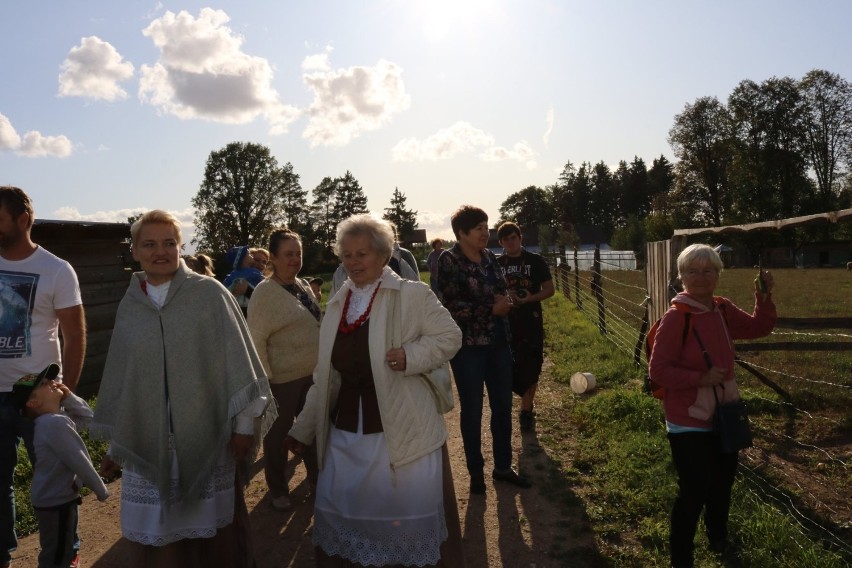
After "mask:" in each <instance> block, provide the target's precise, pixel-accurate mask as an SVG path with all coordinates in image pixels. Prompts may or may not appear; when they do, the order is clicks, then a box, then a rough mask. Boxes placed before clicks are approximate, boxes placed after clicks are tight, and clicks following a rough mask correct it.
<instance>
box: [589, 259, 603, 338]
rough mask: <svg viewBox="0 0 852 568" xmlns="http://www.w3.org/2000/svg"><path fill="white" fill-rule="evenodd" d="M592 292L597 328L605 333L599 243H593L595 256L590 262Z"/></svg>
mask: <svg viewBox="0 0 852 568" xmlns="http://www.w3.org/2000/svg"><path fill="white" fill-rule="evenodd" d="M592 294H593V295H594V297H595V299H596V300H597V304H598V329H599V330H600V332H601V335H606V308H605V307H604V296H603V286H602V283H601V245H600V243H597V244H595V256H594V261H593V263H592Z"/></svg>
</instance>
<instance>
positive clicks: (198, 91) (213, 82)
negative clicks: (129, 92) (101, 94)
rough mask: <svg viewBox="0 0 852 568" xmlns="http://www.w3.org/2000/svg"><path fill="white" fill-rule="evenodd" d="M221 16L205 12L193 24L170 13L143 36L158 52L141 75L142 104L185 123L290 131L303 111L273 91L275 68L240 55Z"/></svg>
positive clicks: (239, 40) (189, 18) (239, 46)
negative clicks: (261, 123) (260, 124)
mask: <svg viewBox="0 0 852 568" xmlns="http://www.w3.org/2000/svg"><path fill="white" fill-rule="evenodd" d="M228 21H230V18H229V17H228V15H227V14H226V13H225V12H224V11H222V10H214V9H212V8H203V9H202V10H201V12H200V13H199V15H198V18H194V17H193V16H192V15H190V14H189V13H188V12H186V11H181V12H180V13H178V14H175V13H173V12H170V11H167V12H166V13H165V14H163V16H161V17H160V18H157V19H156V20H154V21H152V22H151V24H150V25H149V26H148V27H147V28H145V29H144V30H143V32H142V33H143V34H144V35H146V36H148V37H149V38H151V40H152V41H153V42H154V45H155V46H157V47H158V48H159V49H160V59H159V60H158V61H157V62H156V63H155V64H154V65H143V66H142V68H141V71H140V75H141V79H140V84H139V98H140V99H141V100H142V101H143V102H147V103H149V104H151V105H153V106H156V107H158V108H159V109H160V110H161V111H162V112H165V113H168V114H173V115H174V116H177V117H179V118H181V119H192V118H202V119H206V120H212V121H215V122H222V123H226V124H244V123H247V122H250V121H252V120H254V119H256V118H258V117H263V118H265V119H266V120H267V122H269V124H270V133H271V134H281V133H284V132H286V131H287V127H288V125H289V124H290V123H291V122H292V121H293V120H295V119H296V118H297V117H298V116H299V114H300V111H299V110H298V109H296V108H295V107H293V106H290V105H285V104H283V103H282V102H281V100H280V97H279V95H278V93H277V92H276V91H275V89H273V88H272V76H273V73H272V66H271V65H270V64H269V62H268V61H267V60H266V59H264V58H262V57H256V56H251V55H248V54H246V53H244V52H243V51H242V43H243V39H242V37H240V36H238V35H237V34H235V33H234V32H233V31H232V30H231V28H229V27H228V26H227V25H226V24H227V23H228Z"/></svg>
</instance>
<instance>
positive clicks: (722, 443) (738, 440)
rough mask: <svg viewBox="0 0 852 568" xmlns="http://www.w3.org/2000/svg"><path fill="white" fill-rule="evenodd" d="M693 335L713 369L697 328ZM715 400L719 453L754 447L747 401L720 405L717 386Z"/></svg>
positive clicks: (707, 362)
mask: <svg viewBox="0 0 852 568" xmlns="http://www.w3.org/2000/svg"><path fill="white" fill-rule="evenodd" d="M692 333H693V335H695V339H696V340H698V346H699V347H701V352H702V354H703V355H704V362H705V363H706V365H707V368H708V369H710V368H712V367H713V361H712V360H711V359H710V354H709V353H707V350H706V349H705V348H704V343H703V342H702V341H701V338H700V337H699V336H698V332H697V331H696V330H695V328H692ZM721 386H722V388H723V389H724V388H725V387H724V385H721ZM713 398H715V399H716V412H715V413H714V414H713V433H714V434H715V435H716V439H717V440H718V442H719V451H721V452H722V453H723V454H735V453H737V452H738V451H740V450H743V449H745V448H750V447H752V446H753V445H754V440H753V437H752V435H751V424H750V423H749V421H748V407H747V406H746V403H745V401H743V400H736V401H734V402H726V403H724V404H722V403H720V402H719V395H717V394H716V387H715V385H714V386H713Z"/></svg>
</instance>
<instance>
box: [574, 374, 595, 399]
mask: <svg viewBox="0 0 852 568" xmlns="http://www.w3.org/2000/svg"><path fill="white" fill-rule="evenodd" d="M595 384H596V381H595V376H594V375H593V374H591V373H574V374H573V375H571V390H572V391H574V392H575V393H577V394H583V393H587V392H589V391H592V390H594V389H595Z"/></svg>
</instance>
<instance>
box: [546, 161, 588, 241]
mask: <svg viewBox="0 0 852 568" xmlns="http://www.w3.org/2000/svg"><path fill="white" fill-rule="evenodd" d="M591 170H592V165H591V164H590V163H588V162H583V163H582V164H581V165H580V169H579V170H578V169H576V168H575V167H574V165H573V164H572V163H571V162H568V163H566V164H565V167H564V168H563V169H562V173H561V174H559V182H558V183H557V188H558V189H557V190H556V191H555V192H554V203H555V204H556V208H557V217H556V218H555V220H556V221H557V222H558V223H559V224H560V225H562V226H567V225H572V226H573V225H578V224H589V223H591V221H590V217H591V215H590V211H589V208H590V207H589V206H590V200H591V195H592V180H591Z"/></svg>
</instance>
